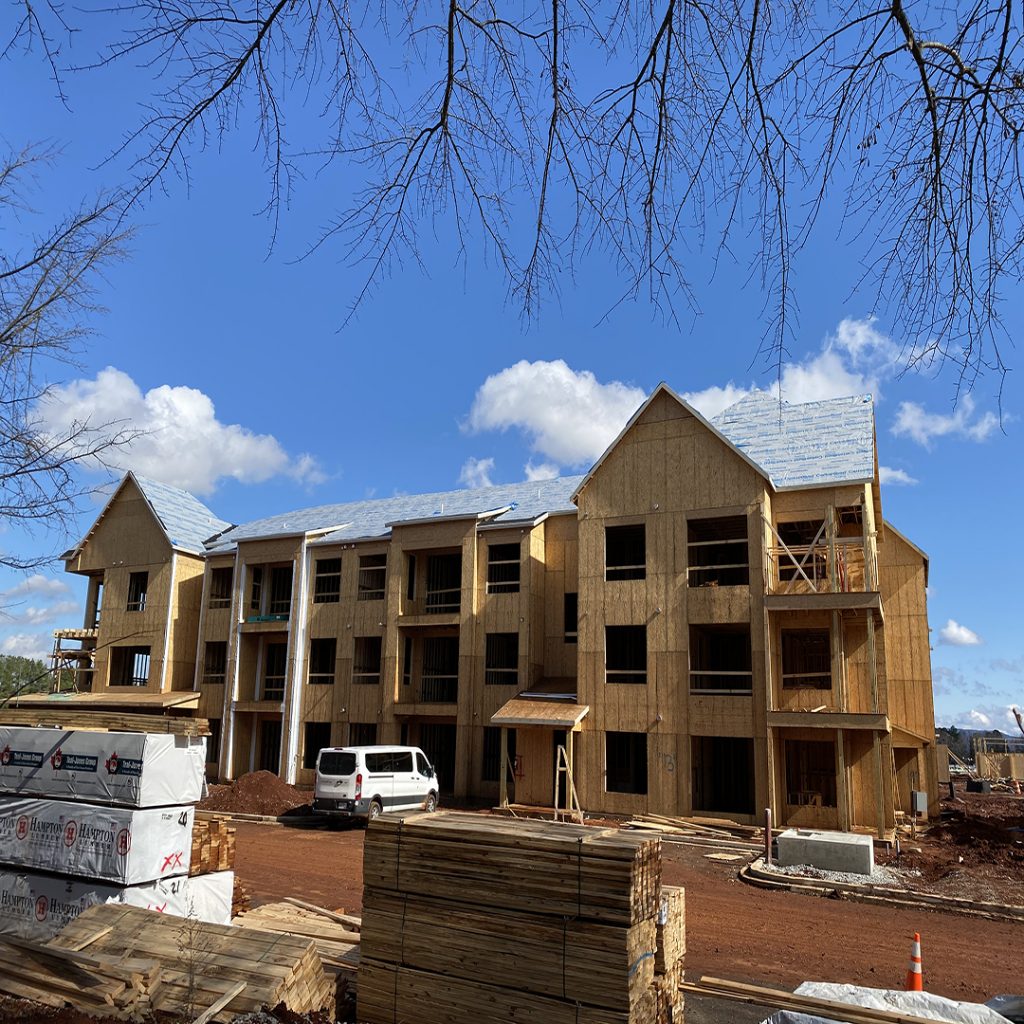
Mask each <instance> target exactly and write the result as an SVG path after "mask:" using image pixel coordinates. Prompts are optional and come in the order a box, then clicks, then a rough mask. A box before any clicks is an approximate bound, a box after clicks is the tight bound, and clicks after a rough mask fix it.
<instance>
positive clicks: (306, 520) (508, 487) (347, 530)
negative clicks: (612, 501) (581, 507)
mask: <svg viewBox="0 0 1024 1024" xmlns="http://www.w3.org/2000/svg"><path fill="white" fill-rule="evenodd" d="M580 479H581V477H578V476H563V477H558V478H557V479H555V480H535V481H529V482H527V483H518V484H499V485H497V486H495V487H474V488H471V489H462V490H458V491H440V492H438V493H435V494H407V495H398V496H396V497H394V498H373V499H370V500H367V501H353V502H348V503H346V504H344V505H320V506H319V507H317V508H304V509H298V510H296V511H294V512H286V513H284V514H283V515H279V516H269V517H267V518H266V519H256V520H253V521H252V522H250V523H243V524H242V525H241V526H236V527H235V528H234V529H232V530H228V531H227V532H226V533H225V534H224V535H223V536H222V537H218V538H217V539H216V540H214V541H213V542H211V543H208V544H207V551H208V552H210V553H211V554H215V553H217V552H220V551H229V550H231V549H232V548H233V547H234V546H235V544H236V543H238V542H239V541H244V540H254V539H257V538H259V537H268V536H274V535H275V534H300V533H308V532H311V531H320V530H328V531H330V532H328V533H326V534H325V535H324V536H323V537H322V538H319V540H318V541H317V543H323V544H331V543H339V542H343V541H352V540H364V539H367V538H371V537H386V536H388V534H390V532H391V527H390V524H391V523H398V522H407V521H409V520H415V519H433V518H437V519H441V518H449V517H456V516H482V515H484V514H486V513H488V512H494V513H496V514H495V517H494V521H495V522H500V523H503V524H504V523H509V524H511V523H519V522H532V521H533V520H535V519H537V518H538V517H539V516H542V515H544V514H545V513H553V512H575V511H576V506H575V505H574V504H573V503H572V502H571V501H570V500H569V496H570V495H571V494H572V492H573V490H574V489H575V488H576V485H577V484H578V483H579V481H580ZM509 506H514V507H512V508H509ZM503 510H505V511H503ZM332 528H333V529H332Z"/></svg>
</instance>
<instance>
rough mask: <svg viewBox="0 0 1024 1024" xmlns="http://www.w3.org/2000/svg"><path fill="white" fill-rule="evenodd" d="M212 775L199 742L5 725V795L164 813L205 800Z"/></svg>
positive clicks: (1, 771) (1, 729)
mask: <svg viewBox="0 0 1024 1024" xmlns="http://www.w3.org/2000/svg"><path fill="white" fill-rule="evenodd" d="M8 714H10V712H8ZM87 718H88V715H87ZM205 773H206V740H205V739H203V738H202V737H199V736H169V735H161V734H147V733H138V732H84V731H81V732H79V731H74V730H71V729H45V728H32V727H27V726H14V725H0V792H3V793H11V794H16V795H18V796H44V797H53V798H54V799H56V800H85V801H93V802H95V803H105V804H119V805H121V806H123V807H162V806H165V805H167V804H190V803H195V802H196V801H197V800H199V799H200V797H201V796H202V795H203V779H204V777H205Z"/></svg>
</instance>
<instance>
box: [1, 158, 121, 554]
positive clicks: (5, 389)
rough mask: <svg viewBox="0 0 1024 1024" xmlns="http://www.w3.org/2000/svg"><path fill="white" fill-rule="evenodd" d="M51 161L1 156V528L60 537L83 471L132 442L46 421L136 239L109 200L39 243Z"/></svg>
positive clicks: (102, 427) (117, 432)
mask: <svg viewBox="0 0 1024 1024" xmlns="http://www.w3.org/2000/svg"><path fill="white" fill-rule="evenodd" d="M53 157H54V154H53V153H52V151H48V150H44V149H39V148H31V147H30V148H27V149H24V150H22V151H21V152H17V153H9V154H6V155H2V154H0V238H3V240H4V248H3V251H0V523H3V524H4V525H5V526H10V525H12V524H17V525H19V526H21V527H23V528H27V529H44V530H47V531H54V532H55V534H56V535H57V536H60V534H61V533H62V531H63V528H64V527H65V526H67V525H68V523H69V521H70V518H71V516H72V515H73V513H74V512H75V511H76V510H77V508H78V503H79V499H80V498H81V497H82V494H83V490H84V485H83V484H82V482H81V477H80V475H79V474H78V473H76V468H77V467H79V466H80V465H81V464H82V463H83V462H86V463H89V464H95V463H97V462H102V461H103V458H104V454H105V453H107V452H109V451H110V450H111V449H112V448H115V447H118V446H120V445H122V444H124V443H126V442H127V441H129V440H130V438H131V436H132V435H131V432H130V431H128V430H124V429H121V428H120V427H118V425H117V424H116V423H113V424H111V423H105V424H97V423H79V422H75V423H73V424H72V425H71V426H70V427H67V428H65V429H62V430H59V431H53V430H51V429H49V428H48V427H47V425H46V423H44V422H43V420H42V419H41V416H40V409H41V403H45V400H46V397H47V395H48V393H49V387H48V385H47V384H46V383H45V382H46V381H48V380H52V379H53V375H54V373H55V372H56V369H57V368H58V367H59V366H60V365H61V364H67V363H69V362H71V361H72V360H73V359H74V356H75V353H76V350H77V347H78V345H79V343H80V342H81V340H82V339H83V338H84V337H85V336H86V335H87V334H88V333H89V331H90V324H91V322H92V319H93V317H94V316H95V315H96V314H97V313H98V312H99V308H98V306H97V305H96V302H95V297H94V296H95V292H94V289H95V286H96V283H97V281H98V278H99V276H100V275H101V274H102V272H103V269H104V268H105V267H106V266H108V265H109V264H110V263H111V262H112V261H113V260H116V259H118V258H120V257H121V256H122V255H123V253H124V247H125V244H126V242H127V240H128V237H129V231H128V229H126V228H124V227H122V226H121V225H120V219H119V218H120V207H119V206H118V205H117V204H115V203H114V202H113V201H111V200H104V199H101V200H100V201H98V202H95V203H91V204H85V205H83V206H82V207H80V208H79V209H78V210H76V211H75V212H74V213H72V214H70V215H68V216H67V217H65V218H64V219H62V220H61V221H60V222H59V223H57V224H56V225H49V226H47V228H46V230H44V231H42V232H38V233H34V232H33V231H32V228H33V227H34V226H35V224H36V222H37V221H38V220H39V219H40V218H39V217H37V216H36V215H35V214H34V213H33V210H32V208H31V207H30V206H29V202H28V195H29V193H30V191H31V186H32V184H33V178H34V176H35V174H36V173H37V172H38V171H40V170H41V169H42V168H43V167H44V166H45V165H46V164H48V163H49V162H50V161H51V160H52V159H53ZM47 560H48V556H46V555H40V556H38V557H29V558H24V557H20V556H18V555H15V554H12V553H10V552H7V551H2V550H0V565H4V566H7V567H10V568H17V569H25V568H30V567H32V566H36V565H40V564H41V563H43V562H45V561H47Z"/></svg>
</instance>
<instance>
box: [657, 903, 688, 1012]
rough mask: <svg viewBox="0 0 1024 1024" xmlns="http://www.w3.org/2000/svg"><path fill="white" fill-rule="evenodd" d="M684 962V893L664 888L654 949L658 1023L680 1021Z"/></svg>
mask: <svg viewBox="0 0 1024 1024" xmlns="http://www.w3.org/2000/svg"><path fill="white" fill-rule="evenodd" d="M685 959H686V893H685V891H684V890H683V889H682V888H681V887H679V886H669V885H666V886H663V887H662V890H661V907H660V908H659V910H658V921H657V931H656V942H655V950H654V996H655V1011H654V1015H655V1020H656V1021H657V1024H672V1022H673V1021H682V1019H683V993H682V991H681V990H680V985H682V983H683V980H684V976H683V967H684V962H685Z"/></svg>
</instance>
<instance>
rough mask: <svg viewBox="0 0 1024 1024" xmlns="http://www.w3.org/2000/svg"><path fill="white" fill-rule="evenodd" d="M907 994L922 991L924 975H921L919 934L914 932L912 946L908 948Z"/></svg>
mask: <svg viewBox="0 0 1024 1024" xmlns="http://www.w3.org/2000/svg"><path fill="white" fill-rule="evenodd" d="M906 989H907V991H908V992H923V991H924V975H923V974H922V973H921V933H920V932H914V944H913V945H912V946H911V947H910V965H909V966H908V967H907V985H906Z"/></svg>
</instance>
